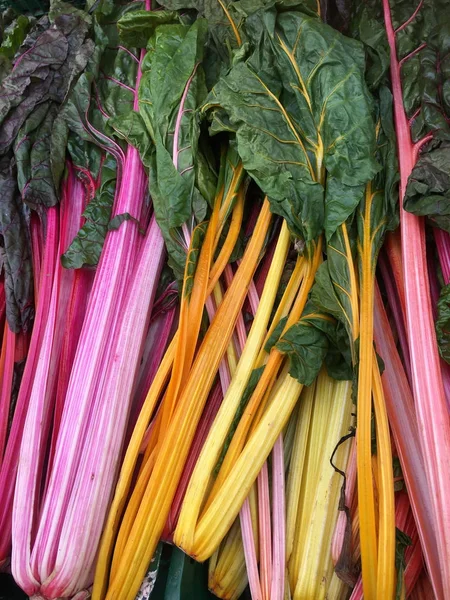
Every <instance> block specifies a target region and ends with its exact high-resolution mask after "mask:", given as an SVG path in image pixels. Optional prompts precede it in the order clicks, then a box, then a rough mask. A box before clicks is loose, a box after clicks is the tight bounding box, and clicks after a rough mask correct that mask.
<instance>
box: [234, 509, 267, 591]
mask: <svg viewBox="0 0 450 600" xmlns="http://www.w3.org/2000/svg"><path fill="white" fill-rule="evenodd" d="M239 517H240V521H241V533H242V543H243V545H244V555H245V566H246V568H247V577H248V583H249V586H250V594H251V596H252V600H263V595H262V590H261V583H260V581H259V572H258V562H257V559H256V548H255V538H254V535H253V526H252V515H251V511H250V502H249V500H248V498H246V499H245V500H244V504H243V505H242V507H241V510H240V512H239Z"/></svg>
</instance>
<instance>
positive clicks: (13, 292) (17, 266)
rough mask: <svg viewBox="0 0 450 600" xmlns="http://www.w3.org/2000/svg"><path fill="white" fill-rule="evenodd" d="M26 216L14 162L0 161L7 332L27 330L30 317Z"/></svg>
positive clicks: (0, 224) (30, 276) (0, 225)
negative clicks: (8, 329) (8, 330)
mask: <svg viewBox="0 0 450 600" xmlns="http://www.w3.org/2000/svg"><path fill="white" fill-rule="evenodd" d="M28 220H29V214H28V211H27V208H26V206H25V205H24V204H23V203H22V201H21V200H20V196H19V192H18V189H17V182H16V170H15V163H14V159H13V158H11V156H4V157H2V158H1V159H0V248H1V257H2V262H3V268H4V270H5V292H6V318H7V319H8V325H9V327H10V329H11V331H13V332H15V333H18V332H19V331H28V330H29V329H30V327H31V324H32V321H33V317H34V303H33V270H32V261H31V246H30V239H29V233H28Z"/></svg>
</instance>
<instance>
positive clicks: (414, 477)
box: [374, 288, 444, 598]
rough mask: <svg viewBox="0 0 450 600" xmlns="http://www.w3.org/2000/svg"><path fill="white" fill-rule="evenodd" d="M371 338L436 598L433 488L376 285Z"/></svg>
mask: <svg viewBox="0 0 450 600" xmlns="http://www.w3.org/2000/svg"><path fill="white" fill-rule="evenodd" d="M374 338H375V343H376V347H377V352H378V353H379V354H380V356H381V357H382V358H383V357H385V370H384V372H383V375H382V383H383V390H384V395H385V402H386V409H387V412H388V417H389V423H390V426H391V430H392V435H393V437H394V441H395V447H396V448H397V452H398V456H399V459H400V464H401V467H402V473H403V477H404V479H405V483H406V488H407V490H408V496H409V499H410V503H411V508H412V511H413V514H414V518H415V521H416V525H417V530H418V532H419V537H420V542H421V544H422V550H423V554H424V558H425V563H426V565H427V568H428V572H429V573H430V577H431V580H432V582H433V587H434V589H435V591H436V595H437V597H438V598H444V596H443V595H442V594H443V592H442V579H441V568H440V563H439V553H438V548H437V542H436V532H435V522H434V519H433V512H432V499H431V497H432V496H433V495H434V491H433V492H432V493H431V490H433V488H430V487H429V484H428V481H427V478H426V475H425V471H424V460H423V456H422V450H421V447H420V442H419V427H418V424H417V420H416V413H415V410H414V402H413V398H412V394H411V390H410V388H409V385H408V379H407V377H406V374H405V371H404V369H403V365H402V362H401V360H400V356H399V355H398V351H397V348H396V346H395V343H394V339H393V337H392V332H391V330H390V327H389V321H388V319H387V316H386V313H385V310H384V306H383V302H382V300H381V295H380V292H379V290H378V288H377V290H376V293H375V309H374Z"/></svg>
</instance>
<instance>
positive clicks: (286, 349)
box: [276, 301, 335, 385]
mask: <svg viewBox="0 0 450 600" xmlns="http://www.w3.org/2000/svg"><path fill="white" fill-rule="evenodd" d="M334 327H335V321H334V319H332V318H330V317H329V316H328V315H326V314H324V313H322V312H320V311H319V310H317V307H316V306H314V304H313V303H312V302H311V301H309V302H308V303H307V304H306V307H305V310H304V311H303V314H302V316H301V318H300V320H299V321H298V323H296V324H295V325H293V326H292V327H291V328H290V329H288V330H287V331H286V333H285V334H284V335H283V336H282V337H281V338H280V340H279V341H278V343H277V344H276V348H277V349H278V350H279V351H280V352H283V353H284V354H287V355H288V357H289V360H290V369H289V374H290V375H291V376H292V377H295V379H297V380H298V381H299V382H300V383H303V384H304V385H311V384H312V383H313V381H314V380H315V378H316V377H317V375H318V374H319V371H320V369H321V367H322V364H323V361H324V359H325V356H326V355H327V352H328V349H329V335H330V334H332V332H333V329H334Z"/></svg>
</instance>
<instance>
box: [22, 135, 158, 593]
mask: <svg viewBox="0 0 450 600" xmlns="http://www.w3.org/2000/svg"><path fill="white" fill-rule="evenodd" d="M131 182H132V185H131ZM146 184H147V178H146V175H145V173H144V170H143V167H142V163H141V161H140V159H139V155H138V152H137V150H136V149H135V148H131V147H129V148H128V151H127V159H126V162H125V167H124V174H123V178H122V183H121V187H120V190H119V193H118V195H117V198H116V203H115V207H114V214H122V213H126V212H128V213H130V214H131V215H132V216H134V217H135V218H136V217H138V216H139V214H140V205H141V202H142V199H143V197H144V194H145V189H146ZM138 235H139V234H138V231H137V227H136V224H135V223H134V222H133V221H125V222H123V223H122V224H121V226H120V227H119V229H118V230H116V231H110V232H108V234H107V236H106V239H105V243H104V246H103V250H102V254H101V257H100V262H99V265H98V267H97V272H96V276H95V279H94V285H93V288H92V293H91V296H90V299H89V304H88V307H87V312H86V316H85V320H84V323H83V328H82V330H81V334H80V339H79V343H78V347H77V352H76V355H75V360H74V364H73V368H72V373H71V376H70V380H69V386H68V389H67V394H66V400H65V405H64V411H63V415H62V420H61V428H60V432H59V437H58V442H57V447H56V452H55V458H54V465H53V470H52V473H51V477H50V481H49V485H48V489H47V494H46V497H45V500H44V505H43V511H42V515H41V519H40V523H39V527H38V530H37V535H36V543H35V546H34V550H33V556H32V560H33V568H34V569H35V575H36V578H37V579H39V581H41V582H45V581H47V579H48V578H49V577H50V576H51V574H52V572H53V570H54V567H55V561H56V555H57V549H58V545H59V538H60V533H61V529H62V525H63V521H64V516H65V511H66V509H67V507H68V504H69V500H70V495H71V491H72V487H73V483H74V480H75V475H76V472H77V469H78V466H79V461H80V456H81V451H82V448H83V445H84V443H85V438H86V435H87V432H88V431H89V425H90V421H91V415H92V412H93V410H94V407H95V405H96V403H98V402H101V397H99V394H98V389H99V388H100V389H101V384H102V382H103V379H104V377H105V375H106V369H105V365H107V364H108V363H109V362H110V360H111V358H112V357H113V356H114V354H113V353H114V351H115V350H114V347H113V340H114V337H115V332H116V329H117V328H118V326H119V324H120V319H119V318H118V316H119V315H120V312H121V307H122V304H123V300H124V298H125V295H126V293H127V290H128V289H129V280H130V276H131V273H132V269H133V266H134V262H135V246H136V241H137V236H138Z"/></svg>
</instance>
